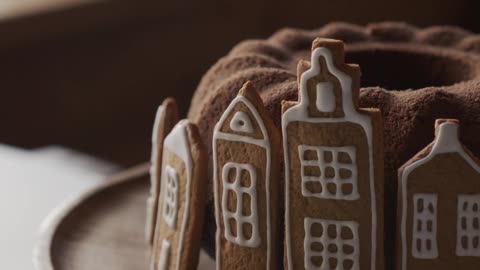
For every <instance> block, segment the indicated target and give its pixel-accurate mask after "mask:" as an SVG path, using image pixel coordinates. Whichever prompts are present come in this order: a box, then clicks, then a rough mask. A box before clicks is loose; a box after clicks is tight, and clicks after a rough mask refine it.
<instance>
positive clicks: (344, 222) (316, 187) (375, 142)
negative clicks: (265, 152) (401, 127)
mask: <svg viewBox="0 0 480 270" xmlns="http://www.w3.org/2000/svg"><path fill="white" fill-rule="evenodd" d="M298 71H299V72H298V76H299V94H298V96H299V101H298V102H283V103H282V111H283V113H282V135H283V149H284V152H285V153H284V159H285V189H286V190H285V192H286V194H285V196H286V198H285V227H286V230H285V233H286V235H285V243H286V262H285V267H286V269H290V270H296V269H363V270H367V269H368V270H375V269H383V261H384V255H383V149H382V148H383V140H382V136H383V132H382V120H381V114H380V111H379V110H377V109H363V108H362V109H361V108H359V107H358V95H359V83H360V69H359V67H358V66H357V65H351V64H345V63H344V44H343V42H341V41H337V40H331V39H316V40H315V41H314V42H313V46H312V55H311V64H309V63H307V62H300V63H299V66H298Z"/></svg>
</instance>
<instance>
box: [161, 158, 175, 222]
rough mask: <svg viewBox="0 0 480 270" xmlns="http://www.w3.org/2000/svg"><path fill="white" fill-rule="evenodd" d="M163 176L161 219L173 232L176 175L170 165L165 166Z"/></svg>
mask: <svg viewBox="0 0 480 270" xmlns="http://www.w3.org/2000/svg"><path fill="white" fill-rule="evenodd" d="M164 175H165V176H164V177H165V178H164V179H165V180H164V181H165V184H164V185H165V195H164V196H163V198H164V199H163V218H164V220H165V223H166V224H167V225H168V226H170V228H172V229H173V230H175V226H176V223H177V211H178V173H177V171H175V169H174V168H172V167H170V165H166V166H165V172H164Z"/></svg>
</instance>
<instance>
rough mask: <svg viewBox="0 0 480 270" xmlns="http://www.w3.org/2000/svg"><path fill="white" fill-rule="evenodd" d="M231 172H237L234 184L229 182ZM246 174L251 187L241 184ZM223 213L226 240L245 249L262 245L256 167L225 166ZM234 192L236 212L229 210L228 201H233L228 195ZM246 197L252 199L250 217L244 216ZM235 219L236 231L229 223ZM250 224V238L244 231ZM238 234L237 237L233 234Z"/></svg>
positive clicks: (228, 164)
mask: <svg viewBox="0 0 480 270" xmlns="http://www.w3.org/2000/svg"><path fill="white" fill-rule="evenodd" d="M231 171H234V172H235V179H233V181H232V182H230V181H229V179H228V176H229V174H230V172H231ZM244 173H247V175H248V178H249V180H250V181H249V184H250V185H249V186H243V185H242V183H241V177H242V175H243V174H244ZM222 185H223V193H222V213H223V223H224V224H225V239H227V240H228V241H230V242H232V243H234V244H237V245H240V246H244V247H252V248H255V247H258V246H259V245H260V243H261V238H260V230H259V228H258V206H257V189H256V186H257V172H256V169H255V167H253V166H252V165H251V164H240V163H234V162H228V163H226V164H225V166H223V172H222ZM229 191H230V192H233V193H234V194H235V198H236V205H235V211H234V212H231V211H229V210H228V207H227V204H228V200H229V199H231V198H229V196H228V193H229ZM244 196H248V197H250V215H249V216H245V215H243V199H244ZM230 219H233V220H234V222H235V226H236V228H235V230H233V228H231V224H230V222H229V220H230ZM244 224H249V225H250V227H251V228H252V235H251V237H250V238H247V237H246V236H245V232H244V231H243V225H244ZM234 231H235V232H236V235H235V234H234V233H233V232H234Z"/></svg>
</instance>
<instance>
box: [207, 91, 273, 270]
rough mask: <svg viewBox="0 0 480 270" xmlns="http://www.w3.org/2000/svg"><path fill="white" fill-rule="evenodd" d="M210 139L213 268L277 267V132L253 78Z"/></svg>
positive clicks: (229, 107)
mask: <svg viewBox="0 0 480 270" xmlns="http://www.w3.org/2000/svg"><path fill="white" fill-rule="evenodd" d="M212 145H213V164H214V166H213V167H214V169H213V170H214V197H215V218H216V223H217V235H216V251H217V254H216V263H217V269H270V270H273V269H278V266H279V264H278V261H279V258H278V254H279V248H281V245H280V241H279V239H280V235H279V230H278V229H279V228H278V224H279V210H280V209H279V208H280V207H279V205H280V201H279V200H280V199H279V193H280V191H281V190H280V187H279V186H280V182H279V179H280V177H279V172H280V162H281V158H280V157H281V142H280V132H279V131H278V130H277V129H276V127H275V126H274V124H273V121H272V120H271V119H270V116H269V115H268V112H267V111H266V109H265V107H264V105H263V103H262V100H261V98H260V96H259V95H258V93H257V90H256V89H255V88H254V87H253V84H252V83H251V82H247V83H245V84H244V85H243V88H242V89H241V90H240V92H239V93H238V96H237V97H236V98H235V99H234V100H233V101H232V102H231V103H230V105H229V106H228V108H227V109H226V110H225V112H224V113H223V115H222V117H221V118H220V120H219V122H218V123H217V125H216V126H215V130H214V134H213V143H212ZM240 258H241V259H240Z"/></svg>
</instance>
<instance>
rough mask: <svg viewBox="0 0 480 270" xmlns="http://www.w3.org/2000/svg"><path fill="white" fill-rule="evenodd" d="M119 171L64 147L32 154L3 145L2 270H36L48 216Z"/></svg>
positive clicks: (0, 170) (0, 148) (0, 197)
mask: <svg viewBox="0 0 480 270" xmlns="http://www.w3.org/2000/svg"><path fill="white" fill-rule="evenodd" d="M116 169H117V168H116V167H115V166H114V165H112V164H109V163H106V162H104V161H99V160H96V159H94V158H92V157H89V156H86V155H83V154H80V153H78V152H73V151H71V150H67V149H65V148H62V147H47V148H41V149H37V150H33V151H28V150H22V149H19V148H14V147H11V146H6V145H1V144H0V214H1V217H0V254H1V255H0V258H1V259H0V269H19V270H22V269H26V270H28V269H33V262H32V252H33V247H34V244H35V242H36V240H37V237H38V231H39V228H40V226H41V223H42V221H43V220H44V219H45V217H46V216H47V215H48V214H49V213H50V212H51V211H52V210H53V209H54V208H55V207H57V206H59V205H61V204H62V203H63V202H65V201H66V200H69V199H71V198H73V197H75V195H78V194H79V193H81V192H84V191H86V190H87V189H90V188H91V187H93V186H94V185H96V184H97V183H99V182H100V181H102V180H103V179H105V177H106V176H107V175H110V174H111V173H113V172H114V171H115V170H116Z"/></svg>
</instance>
